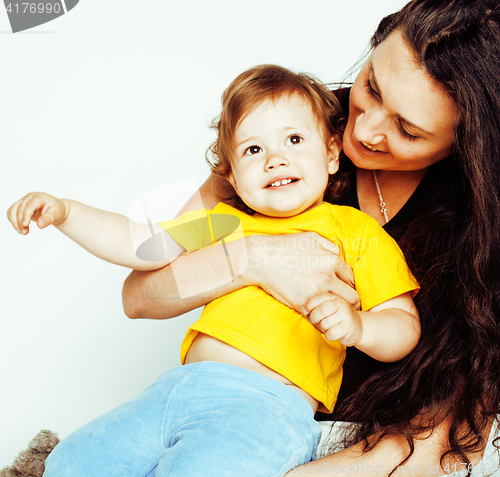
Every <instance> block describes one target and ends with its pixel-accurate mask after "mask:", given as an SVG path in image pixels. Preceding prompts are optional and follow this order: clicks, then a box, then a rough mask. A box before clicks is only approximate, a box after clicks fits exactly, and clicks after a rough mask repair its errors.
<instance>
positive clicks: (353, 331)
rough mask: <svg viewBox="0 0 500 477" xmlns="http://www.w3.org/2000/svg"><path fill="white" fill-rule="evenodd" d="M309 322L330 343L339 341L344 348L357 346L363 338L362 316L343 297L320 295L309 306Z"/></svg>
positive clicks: (331, 294) (327, 293) (328, 294)
mask: <svg viewBox="0 0 500 477" xmlns="http://www.w3.org/2000/svg"><path fill="white" fill-rule="evenodd" d="M307 309H308V310H311V311H310V313H309V321H310V322H311V323H312V324H313V325H314V326H315V327H316V328H317V329H318V331H320V332H321V333H323V334H324V335H325V338H326V339H327V340H329V341H335V340H339V342H340V343H341V344H343V345H344V346H356V345H357V344H358V343H359V342H360V341H361V338H362V337H363V323H362V321H361V316H360V315H359V313H358V312H357V311H356V310H354V308H353V307H352V306H351V305H350V304H349V303H348V302H347V301H346V300H344V299H343V298H342V297H340V296H338V295H334V294H333V293H329V292H326V293H320V294H319V295H316V296H315V297H314V298H312V299H311V300H310V301H309V302H308V304H307Z"/></svg>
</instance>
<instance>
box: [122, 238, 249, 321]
mask: <svg viewBox="0 0 500 477" xmlns="http://www.w3.org/2000/svg"><path fill="white" fill-rule="evenodd" d="M242 242H244V240H243V241H235V242H231V243H228V244H225V245H226V251H228V254H229V256H230V258H231V260H229V261H228V257H227V256H226V254H225V251H224V249H223V246H222V245H217V246H212V247H208V248H205V249H203V250H199V251H197V252H194V253H191V254H189V255H183V256H181V257H179V258H178V259H177V260H175V261H174V262H173V263H172V264H170V265H168V266H166V267H164V268H162V269H160V270H156V271H152V272H151V271H150V272H139V271H133V272H132V273H131V274H130V275H129V276H128V277H127V279H126V280H125V284H124V286H123V292H122V299H123V308H124V310H125V314H126V315H127V316H128V317H129V318H152V319H166V318H173V317H175V316H179V315H182V314H183V313H186V312H188V311H191V310H194V309H195V308H198V307H200V306H204V305H206V304H207V303H208V302H210V301H212V300H214V299H216V298H219V297H221V296H223V295H226V294H228V293H231V292H233V291H235V290H238V289H240V288H242V287H244V286H246V285H248V283H247V282H246V281H245V276H243V275H242V273H243V272H244V269H245V267H246V254H245V255H244V256H243V254H241V253H236V251H240V249H241V244H242Z"/></svg>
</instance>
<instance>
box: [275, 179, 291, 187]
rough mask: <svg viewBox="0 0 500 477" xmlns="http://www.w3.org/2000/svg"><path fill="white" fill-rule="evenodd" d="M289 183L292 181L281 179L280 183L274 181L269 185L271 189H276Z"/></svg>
mask: <svg viewBox="0 0 500 477" xmlns="http://www.w3.org/2000/svg"><path fill="white" fill-rule="evenodd" d="M290 182H292V179H283V180H282V181H276V182H273V183H272V184H271V185H272V186H273V187H278V186H280V185H287V184H290Z"/></svg>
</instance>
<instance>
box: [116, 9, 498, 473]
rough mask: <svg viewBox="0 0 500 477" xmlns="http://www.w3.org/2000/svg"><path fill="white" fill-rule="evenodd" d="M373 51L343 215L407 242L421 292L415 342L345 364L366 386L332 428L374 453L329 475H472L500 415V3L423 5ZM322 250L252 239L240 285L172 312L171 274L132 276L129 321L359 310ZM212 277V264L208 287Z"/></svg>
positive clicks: (352, 455)
mask: <svg viewBox="0 0 500 477" xmlns="http://www.w3.org/2000/svg"><path fill="white" fill-rule="evenodd" d="M372 46H373V51H372V53H371V55H370V57H369V58H368V60H367V61H366V63H365V65H364V66H363V68H362V69H361V71H360V72H359V74H358V77H357V79H356V81H355V82H354V84H353V86H352V88H351V90H350V98H349V106H348V109H346V113H348V114H349V120H348V123H347V127H346V131H345V136H344V153H345V155H346V156H347V157H348V158H349V159H350V161H352V166H353V167H350V164H351V163H350V161H348V160H347V159H346V160H344V166H345V171H344V172H345V176H346V190H347V192H346V195H345V199H344V200H343V203H345V204H349V205H353V206H357V207H358V208H360V209H361V210H362V211H364V212H366V213H368V214H369V215H371V216H372V217H374V218H375V219H377V220H378V221H379V223H380V224H382V225H384V227H385V228H386V230H387V231H388V232H389V233H390V234H391V235H393V237H395V238H396V239H397V240H398V241H399V243H400V245H401V247H402V248H403V250H404V252H405V256H406V259H407V261H408V263H409V264H410V267H411V269H412V271H413V273H414V275H415V276H416V278H417V279H418V280H419V282H420V284H421V292H420V294H419V295H418V297H417V299H416V303H417V306H418V309H419V312H420V316H421V321H422V339H421V341H420V343H419V344H418V346H417V347H416V349H415V350H414V351H413V352H412V353H411V354H410V355H409V356H408V357H407V358H405V359H404V360H402V361H401V362H400V363H399V365H398V366H396V367H391V368H389V369H379V366H378V365H377V364H376V363H373V362H369V361H367V359H366V357H365V356H362V355H355V356H348V359H347V362H346V369H349V366H351V367H354V368H355V367H356V365H357V366H358V368H359V369H362V370H363V371H364V372H360V373H359V376H360V379H361V380H362V381H364V382H363V383H359V382H351V383H348V382H346V383H345V386H344V390H343V391H344V392H343V393H342V392H341V395H340V396H339V402H338V404H337V409H338V413H337V416H339V417H341V418H342V419H344V420H350V421H357V422H360V423H361V424H362V425H361V427H359V428H357V432H356V435H355V437H354V440H353V441H352V442H355V441H356V440H360V439H368V440H367V441H364V442H361V443H359V444H357V445H356V446H354V447H352V448H350V449H346V450H345V451H342V452H340V453H337V454H334V455H331V456H329V457H327V458H326V460H325V461H324V462H325V463H330V464H332V466H331V467H327V468H326V471H328V469H330V471H331V472H330V473H331V474H332V475H333V474H335V472H336V471H335V466H334V465H333V464H335V465H337V464H338V465H340V464H342V463H353V462H358V463H361V464H362V466H361V467H358V469H357V471H358V473H360V474H363V472H365V473H366V474H372V473H373V467H374V466H376V465H377V464H378V465H379V470H381V472H380V475H384V474H388V473H389V472H390V471H391V469H393V468H395V467H396V466H397V465H398V464H399V463H401V462H406V464H408V465H410V464H413V465H416V466H419V465H420V466H422V468H424V469H426V470H427V469H429V468H431V467H432V466H434V465H437V464H438V463H439V464H440V465H441V467H440V468H439V472H440V473H441V474H442V473H447V472H449V471H450V470H455V469H456V470H458V469H460V468H462V467H460V466H461V464H462V463H465V464H468V463H472V464H475V463H478V462H479V460H480V459H481V456H482V454H483V451H484V448H485V443H486V439H487V438H488V435H489V433H490V429H491V427H492V423H493V421H494V418H495V416H496V415H497V414H499V405H500V379H499V378H500V326H499V319H500V289H499V284H498V282H499V280H498V278H499V275H500V274H499V268H500V257H499V254H500V225H499V220H498V218H499V215H500V191H499V189H500V188H499V184H500V5H499V4H498V2H496V1H492V0H447V1H436V0H414V1H412V2H410V3H409V4H407V5H406V6H405V7H404V8H403V9H402V10H401V11H400V12H397V13H395V14H393V15H391V16H389V17H387V18H385V19H384V20H382V22H381V23H380V25H379V28H378V29H377V31H376V33H375V35H374V37H373V39H372ZM344 93H345V92H339V96H340V97H341V98H342V95H343V94H344ZM344 99H345V98H344ZM216 179H217V178H216V177H211V178H210V179H209V180H208V181H207V183H205V184H204V185H203V186H202V188H201V189H200V192H201V194H202V198H203V201H204V203H205V206H206V207H207V208H211V207H212V206H213V205H215V203H216V202H218V201H219V197H220V191H219V190H218V189H217V188H216V187H214V186H215V185H216V184H217V180H216ZM190 207H192V205H190V204H189V203H188V204H187V206H186V209H189V208H190ZM316 239H317V237H315V236H313V235H306V236H305V237H304V240H308V241H309V243H311V244H312V245H311V247H310V249H312V250H310V249H307V250H306V249H304V248H305V247H302V248H301V249H300V250H298V249H293V250H292V249H287V248H286V247H284V246H283V244H284V243H285V242H284V241H283V240H282V239H281V238H280V237H277V238H275V239H271V238H269V237H265V241H264V238H263V239H262V240H261V241H260V242H259V241H258V240H256V239H255V238H254V239H253V240H252V242H251V243H250V242H247V247H248V250H249V257H250V260H251V261H250V266H249V267H248V268H247V269H246V270H245V271H244V272H243V273H242V274H241V275H240V276H239V277H237V278H236V279H235V280H234V281H232V282H230V283H227V284H225V285H222V286H220V287H218V288H216V289H214V290H212V291H210V292H205V293H202V294H199V295H197V296H195V297H193V298H190V299H185V300H173V299H172V297H173V296H175V290H176V286H175V281H174V279H173V276H172V273H171V270H170V269H169V267H166V268H165V269H162V270H160V271H156V272H148V273H142V272H133V273H132V275H131V276H130V277H129V278H128V279H127V281H126V283H125V286H124V307H125V310H126V312H127V314H128V315H129V316H131V317H148V318H166V317H169V316H171V314H173V313H174V314H178V313H179V311H188V310H189V309H192V308H194V307H197V306H200V305H202V304H205V303H206V302H207V301H209V300H212V299H213V298H214V297H217V296H220V295H223V294H226V293H228V292H230V291H233V290H235V289H238V288H240V287H242V286H245V285H248V284H256V285H259V286H261V287H262V288H264V289H265V290H266V291H268V292H269V293H270V294H272V295H273V296H274V297H275V298H277V299H278V300H280V301H281V302H283V303H285V304H287V305H289V306H291V307H293V308H295V309H296V310H297V311H299V312H301V313H304V314H307V313H308V311H309V310H310V309H312V307H313V305H314V299H315V298H314V297H315V296H317V295H321V293H325V292H331V293H336V294H339V295H341V296H343V297H344V298H345V299H346V300H348V301H350V302H351V303H352V304H354V305H355V304H356V303H357V301H358V297H357V295H356V293H355V292H354V291H353V289H352V288H351V287H350V286H349V285H351V284H352V276H351V275H350V273H349V270H348V267H346V265H345V264H342V263H341V262H339V260H337V259H336V257H334V255H333V254H331V252H329V251H328V250H327V249H324V248H322V247H318V246H313V245H314V244H315V241H316ZM273 240H274V241H273ZM273 243H274V244H276V246H275V247H272V244H273ZM301 243H302V244H304V243H305V241H302V242H301ZM311 254H315V255H320V256H322V257H324V256H329V255H330V258H331V260H330V263H329V264H327V262H328V260H322V261H318V262H320V263H321V264H322V267H318V268H314V269H313V268H312V267H310V266H307V267H304V266H303V265H301V264H302V263H304V260H302V258H303V256H306V257H309V256H310V255H311ZM210 259H211V257H210V256H209V253H203V252H200V253H199V254H197V255H193V256H190V257H186V258H185V259H183V260H185V264H186V265H185V266H186V270H189V269H192V267H193V262H196V261H199V263H200V264H201V263H206V261H207V260H210ZM294 260H295V265H294ZM181 263H182V262H181V261H179V262H178V263H177V265H178V267H177V269H176V275H177V276H178V274H179V273H181V272H182V267H181V266H180V265H181ZM280 263H281V264H286V265H287V266H285V265H283V266H281V267H279V266H276V265H277V264H280ZM306 263H307V262H306ZM308 263H310V261H309V262H308ZM266 264H271V266H266ZM219 265H220V266H222V265H224V264H219V263H217V261H214V262H213V273H214V276H217V273H219V270H218V267H219ZM272 265H274V266H272ZM204 269H206V267H204ZM292 271H293V273H291V272H292ZM221 273H222V272H221ZM196 279H199V280H200V282H201V281H202V279H205V280H206V275H201V274H200V276H198V277H192V280H196ZM166 295H168V296H169V300H162V299H158V298H152V297H158V296H166ZM346 374H349V375H352V374H353V372H352V371H350V372H349V373H346ZM370 374H372V376H371V377H369V376H368V375H370ZM493 428H495V427H493ZM365 443H367V444H368V445H367V446H365ZM375 444H377V445H375ZM374 445H375V447H374ZM365 451H366V452H365ZM406 459H408V460H406ZM368 463H370V464H371V465H372V468H371V469H370V468H369V467H368V465H367V464H368ZM310 465H312V464H310ZM447 466H448V467H447ZM450 466H451V467H450ZM453 466H455V467H453ZM417 468H418V467H417ZM432 468H433V467H432ZM387 469H389V470H387ZM469 469H470V467H469ZM323 470H325V469H323ZM436 470H438V468H437V467H436ZM490 470H493V469H490ZM430 472H431V473H433V474H434V475H436V474H437V471H436V472H435V473H434V472H433V471H430ZM325 473H326V472H325ZM420 473H421V471H420ZM437 475H439V474H437Z"/></svg>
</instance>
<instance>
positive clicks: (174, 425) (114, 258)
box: [8, 65, 420, 477]
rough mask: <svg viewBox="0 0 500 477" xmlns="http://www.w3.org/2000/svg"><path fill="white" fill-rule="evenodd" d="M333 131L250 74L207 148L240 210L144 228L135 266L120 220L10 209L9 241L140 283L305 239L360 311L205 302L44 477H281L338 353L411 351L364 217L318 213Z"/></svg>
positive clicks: (38, 205) (285, 92) (279, 86)
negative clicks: (101, 264) (254, 239)
mask: <svg viewBox="0 0 500 477" xmlns="http://www.w3.org/2000/svg"><path fill="white" fill-rule="evenodd" d="M340 120H341V117H340V106H339V105H338V103H337V101H336V98H335V97H334V95H333V94H332V93H331V92H330V91H328V89H327V88H326V87H325V86H324V85H322V84H320V83H319V82H317V81H315V80H313V79H312V78H310V77H308V76H306V75H303V74H295V73H293V72H291V71H289V70H287V69H284V68H281V67H278V66H273V65H262V66H258V67H254V68H252V69H250V70H248V71H246V72H244V73H242V74H241V75H240V76H238V77H237V78H236V79H235V80H234V81H233V82H232V83H231V85H230V86H229V88H228V89H227V90H226V91H225V92H224V95H223V108H222V113H221V116H220V117H219V119H218V122H217V124H216V128H217V140H216V142H215V143H214V145H213V146H212V148H211V149H212V152H213V153H214V161H213V164H212V166H213V169H214V171H215V172H216V173H218V174H220V175H221V176H224V177H225V178H227V180H228V181H229V182H230V183H231V185H232V186H233V187H234V190H235V191H236V194H237V196H238V198H239V199H241V204H240V205H241V206H240V207H239V208H235V207H232V206H229V205H227V204H224V203H219V204H218V205H217V206H216V207H215V209H214V210H212V211H194V212H188V213H186V214H184V215H183V216H181V217H179V218H177V219H174V220H172V221H168V222H162V223H160V224H156V225H154V226H153V229H154V230H155V232H157V233H158V234H157V235H156V236H161V237H162V238H163V239H164V240H165V245H166V250H167V253H166V254H165V256H163V257H161V256H158V254H157V252H155V253H156V255H155V256H153V257H150V258H153V259H154V260H153V261H148V260H144V257H146V256H147V255H148V253H147V248H148V242H149V241H151V240H152V239H149V241H148V240H146V238H147V237H148V235H149V236H150V235H151V234H150V226H149V225H144V226H141V225H139V224H136V225H135V227H136V228H137V229H138V230H139V232H140V233H143V235H144V243H143V245H142V246H141V247H139V249H138V250H137V252H136V251H135V250H134V247H133V245H132V239H131V237H130V228H129V220H128V219H127V218H126V217H123V216H120V215H118V214H113V213H110V212H105V211H102V210H99V209H95V208H91V207H88V206H86V205H84V204H81V203H78V202H75V201H72V200H67V199H56V198H55V197H52V196H50V195H48V194H44V193H31V194H28V195H27V196H25V197H24V198H23V199H21V200H20V201H18V202H16V203H15V204H14V205H13V206H12V207H11V208H10V209H9V211H8V217H9V220H10V221H11V223H12V225H13V226H14V227H15V228H16V230H17V231H18V232H19V233H21V234H27V233H28V231H29V222H30V220H35V221H36V222H37V224H38V226H39V227H40V228H44V227H46V226H48V225H49V224H52V225H54V226H56V227H57V228H58V229H59V230H61V231H62V232H63V233H65V234H66V235H67V236H69V237H70V238H71V239H73V240H74V241H75V242H77V243H78V244H80V245H81V246H83V247H84V248H86V249H87V250H88V251H89V252H91V253H93V254H94V255H96V256H98V257H100V258H102V259H104V260H107V261H110V262H113V263H116V264H119V265H123V266H127V267H130V268H135V269H138V270H153V269H157V268H161V267H164V266H165V265H167V264H168V263H170V262H171V261H172V260H174V259H175V258H176V257H177V256H178V255H180V254H181V253H191V252H193V251H195V250H198V249H200V248H203V247H204V246H207V245H208V246H209V245H211V244H212V242H217V241H219V240H223V241H230V240H234V239H235V238H238V236H241V234H238V233H233V231H234V230H240V231H242V233H243V234H244V235H252V234H292V233H295V232H304V231H313V232H316V233H318V234H319V235H321V236H323V237H325V238H327V239H329V240H331V241H332V242H333V243H335V244H336V245H338V247H339V249H340V256H341V257H342V258H343V259H344V260H345V261H346V262H347V263H348V264H349V265H350V266H351V267H352V269H353V273H354V277H355V283H356V290H357V291H358V293H359V296H360V302H361V311H358V310H355V309H353V307H352V306H351V305H350V304H349V303H347V302H346V301H345V300H344V299H342V298H341V297H339V296H335V295H333V294H322V295H320V296H318V297H317V298H316V299H315V305H314V309H313V311H312V312H311V313H310V315H309V316H307V317H305V316H302V315H301V314H299V313H297V312H296V311H294V310H292V309H290V308H288V307H286V306H285V305H282V304H281V303H279V302H278V301H276V300H275V299H274V298H272V297H271V296H270V295H268V294H267V293H266V292H265V291H264V290H262V289H261V288H259V287H256V286H249V287H246V288H243V289H241V290H239V291H236V292H233V293H230V294H228V295H226V296H224V297H222V298H219V299H216V300H214V301H212V302H211V303H209V304H208V305H207V306H206V307H205V309H204V310H203V313H202V315H201V317H200V319H199V320H198V321H197V322H196V323H195V324H194V325H193V326H191V327H190V329H189V330H188V332H187V334H186V337H185V339H184V341H183V344H182V347H181V359H182V363H183V366H180V367H179V368H176V369H173V370H170V371H168V372H167V373H165V374H164V375H163V376H161V377H160V378H159V379H158V381H157V382H156V383H154V384H153V385H152V386H150V387H149V388H147V389H146V390H145V391H144V392H143V393H142V394H140V395H139V396H138V397H137V398H135V399H133V400H132V401H130V402H128V403H125V404H123V405H122V406H120V407H118V408H117V409H115V410H113V411H111V412H110V413H108V414H105V415H104V416H102V417H100V418H98V419H96V420H94V421H92V422H91V423H89V424H87V425H86V426H84V427H83V428H81V429H79V430H78V431H76V432H75V433H73V434H72V435H70V436H69V437H68V438H66V439H65V440H63V441H62V442H61V443H60V444H59V445H58V446H57V447H56V449H55V450H54V452H53V453H52V454H51V455H50V456H49V458H48V460H47V462H46V471H45V474H44V476H45V477H56V476H61V477H62V476H71V477H77V476H82V477H83V476H85V477H91V476H103V475H105V476H107V477H110V476H121V475H127V476H132V477H135V476H140V477H144V476H148V477H153V476H156V477H166V476H169V477H172V476H181V475H182V476H185V475H193V476H194V475H203V476H214V477H221V476H238V477H242V476H249V477H258V476H262V477H270V476H282V475H284V474H285V473H286V472H287V471H289V470H290V469H291V468H293V467H294V466H296V465H300V464H302V463H305V462H308V461H310V460H311V459H314V458H315V453H316V448H317V445H318V443H319V439H320V436H321V430H320V426H319V424H318V423H316V422H315V421H314V413H315V412H316V410H321V411H326V412H331V411H332V410H333V407H334V405H335V401H336V397H337V394H338V391H339V388H340V383H341V380H342V363H343V360H344V357H345V347H346V346H356V347H357V348H359V349H360V350H362V351H364V352H365V353H367V354H368V355H370V356H372V357H373V358H375V359H378V360H381V361H395V360H399V359H401V358H403V357H404V356H406V355H407V354H408V353H409V352H410V351H411V350H412V349H413V348H414V346H415V345H416V343H417V341H418V339H419V337H420V325H419V319H418V314H417V311H416V309H415V306H414V304H413V299H412V296H413V294H414V293H416V291H417V289H418V285H417V283H416V282H415V279H414V278H413V276H412V275H411V273H410V271H409V270H408V268H407V266H406V264H405V261H404V258H403V255H402V253H401V251H400V250H399V248H398V246H397V244H396V243H395V242H394V240H393V239H392V238H390V237H389V236H388V235H387V234H386V233H385V232H384V230H383V229H382V228H381V227H380V226H379V225H378V224H377V222H376V221H375V220H373V219H372V218H370V217H369V216H367V215H365V214H363V213H362V212H360V211H358V210H355V209H352V208H350V207H341V206H336V205H332V204H329V203H325V202H323V196H324V194H325V190H326V189H327V187H335V185H336V179H335V177H334V176H333V177H332V178H330V176H331V175H333V174H335V173H336V172H337V170H338V161H339V151H340V148H341V132H340V129H339V127H338V124H340ZM239 209H242V210H239ZM153 239H154V237H153ZM149 255H151V253H150V254H149ZM138 256H139V257H142V259H141V258H138ZM395 337H397V339H395Z"/></svg>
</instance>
